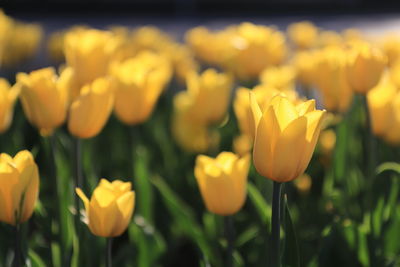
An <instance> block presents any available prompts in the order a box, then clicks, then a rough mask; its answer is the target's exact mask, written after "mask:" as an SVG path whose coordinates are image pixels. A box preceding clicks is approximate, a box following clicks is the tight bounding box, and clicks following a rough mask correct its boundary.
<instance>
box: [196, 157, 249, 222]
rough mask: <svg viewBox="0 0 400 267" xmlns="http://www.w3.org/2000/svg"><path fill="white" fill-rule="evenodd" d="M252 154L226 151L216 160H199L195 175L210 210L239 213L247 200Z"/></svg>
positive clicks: (224, 213) (218, 212)
mask: <svg viewBox="0 0 400 267" xmlns="http://www.w3.org/2000/svg"><path fill="white" fill-rule="evenodd" d="M249 165H250V155H249V154H247V155H245V156H244V157H242V158H239V157H238V156H237V155H235V154H233V153H232V152H222V153H220V154H219V155H218V156H217V157H216V158H215V159H214V158H210V157H207V156H205V155H199V156H198V157H197V158H196V166H195V170H194V174H195V177H196V180H197V184H198V185H199V188H200V192H201V195H202V197H203V201H204V203H205V205H206V207H207V209H208V210H209V211H210V212H212V213H215V214H218V215H223V216H227V215H232V214H235V213H237V212H238V211H239V210H240V209H241V208H242V206H243V204H244V202H245V200H246V192H247V175H248V171H249Z"/></svg>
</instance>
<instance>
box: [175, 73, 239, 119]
mask: <svg viewBox="0 0 400 267" xmlns="http://www.w3.org/2000/svg"><path fill="white" fill-rule="evenodd" d="M231 90H232V78H231V77H230V76H229V75H228V74H225V73H218V72H217V71H216V70H214V69H207V70H205V71H204V72H203V73H202V74H200V75H198V74H197V73H191V74H190V75H189V76H188V77H187V91H184V92H181V93H180V94H179V95H178V96H177V98H179V99H180V100H179V101H180V102H181V106H186V107H185V108H184V109H186V110H187V111H186V112H188V113H190V116H191V117H192V119H193V120H194V121H196V122H198V123H200V124H203V125H205V124H213V123H219V122H221V121H222V120H223V119H224V118H225V116H226V111H227V109H228V104H229V98H230V93H231ZM182 108H183V107H182Z"/></svg>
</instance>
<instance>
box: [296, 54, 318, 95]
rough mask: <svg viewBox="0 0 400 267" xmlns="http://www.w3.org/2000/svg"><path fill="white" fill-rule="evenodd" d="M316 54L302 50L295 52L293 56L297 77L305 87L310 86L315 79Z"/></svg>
mask: <svg viewBox="0 0 400 267" xmlns="http://www.w3.org/2000/svg"><path fill="white" fill-rule="evenodd" d="M317 54H318V53H316V52H310V51H302V52H298V53H296V54H295V56H294V58H293V66H294V67H295V69H296V74H297V79H298V81H299V82H300V84H301V85H303V86H304V87H306V88H310V87H311V86H312V85H313V84H314V82H315V80H316V71H317V69H316V65H317V64H316V63H317V62H318V61H317V59H318V56H317Z"/></svg>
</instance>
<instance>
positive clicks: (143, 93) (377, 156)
mask: <svg viewBox="0 0 400 267" xmlns="http://www.w3.org/2000/svg"><path fill="white" fill-rule="evenodd" d="M181 37H182V38H180V37H176V36H174V34H173V33H169V32H168V33H167V32H164V31H162V30H161V29H159V28H157V27H154V26H140V27H136V26H135V25H131V26H129V27H128V26H115V24H110V26H108V27H107V28H102V29H95V28H93V27H89V26H84V25H74V26H70V27H67V28H65V29H61V30H58V31H54V32H51V33H46V31H45V29H44V28H43V27H42V26H41V25H40V21H39V23H37V24H32V23H27V22H23V21H19V20H16V19H14V18H12V17H11V16H8V15H6V13H4V12H2V11H1V10H0V71H1V72H0V73H2V75H3V77H0V153H1V154H0V267H2V266H16V267H19V266H32V267H44V266H54V267H64V266H73V267H77V266H105V267H109V266H138V267H147V266H151V267H152V266H174V267H176V266H185V267H187V266H203V267H208V266H216V267H218V266H226V267H233V266H235V267H238V266H251V267H252V266H255V267H257V266H272V267H277V266H310V267H313V266H372V267H374V266H399V265H400V241H399V238H400V205H399V204H400V181H399V179H400V163H399V157H400V151H399V144H400V33H397V34H396V33H390V34H381V35H379V36H378V35H371V34H367V33H364V32H363V31H361V30H360V29H356V28H348V29H345V30H343V31H333V30H327V29H324V28H322V27H319V25H318V24H313V23H312V22H309V21H299V22H293V23H291V24H289V26H288V27H287V28H278V27H276V26H274V25H261V24H256V23H250V22H242V23H238V24H234V25H229V26H226V27H223V28H219V29H215V28H207V27H205V26H197V27H193V28H190V29H188V30H187V31H186V32H185V34H184V36H181ZM41 47H42V48H43V47H45V48H46V55H45V56H46V57H48V60H49V62H52V63H51V64H50V65H48V66H46V67H43V68H42V67H40V68H39V67H38V68H33V67H30V66H31V65H29V64H28V65H26V64H27V62H30V61H31V60H32V58H34V57H36V56H37V55H38V54H39V53H40V48H41ZM27 66H28V67H27ZM27 69H29V70H28V71H27Z"/></svg>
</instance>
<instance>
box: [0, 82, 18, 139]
mask: <svg viewBox="0 0 400 267" xmlns="http://www.w3.org/2000/svg"><path fill="white" fill-rule="evenodd" d="M18 93H19V90H18V89H17V88H16V87H12V88H11V87H10V84H9V83H8V82H7V80H6V79H3V78H0V133H3V132H5V131H6V130H7V129H8V128H9V127H10V124H11V121H12V118H13V113H14V103H15V100H16V99H17V96H18Z"/></svg>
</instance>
